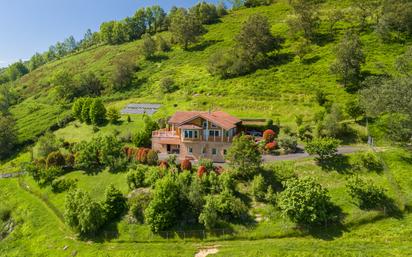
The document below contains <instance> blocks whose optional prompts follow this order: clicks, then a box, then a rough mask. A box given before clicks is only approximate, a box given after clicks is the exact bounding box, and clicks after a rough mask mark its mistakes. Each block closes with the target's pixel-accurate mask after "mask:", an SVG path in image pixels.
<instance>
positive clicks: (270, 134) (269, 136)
mask: <svg viewBox="0 0 412 257" xmlns="http://www.w3.org/2000/svg"><path fill="white" fill-rule="evenodd" d="M275 137H276V133H275V131H273V130H271V129H267V130H265V132H263V139H264V140H265V141H266V142H267V143H270V142H272V141H273V140H275Z"/></svg>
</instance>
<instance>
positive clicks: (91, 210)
mask: <svg viewBox="0 0 412 257" xmlns="http://www.w3.org/2000/svg"><path fill="white" fill-rule="evenodd" d="M64 219H65V221H66V223H67V224H68V225H69V226H70V227H72V228H73V229H74V230H75V231H77V232H79V233H80V235H81V236H90V235H94V233H95V232H97V231H98V230H99V228H100V227H101V226H102V224H103V223H104V215H103V210H102V208H101V206H100V204H98V203H96V202H95V201H93V200H92V199H91V198H90V196H89V194H88V193H85V192H83V191H81V190H80V189H75V190H70V191H69V193H68V194H67V196H66V204H65V211H64Z"/></svg>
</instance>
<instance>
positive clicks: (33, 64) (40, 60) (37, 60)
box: [29, 53, 47, 71]
mask: <svg viewBox="0 0 412 257" xmlns="http://www.w3.org/2000/svg"><path fill="white" fill-rule="evenodd" d="M46 62H47V60H46V59H45V58H44V56H43V55H41V54H39V53H35V54H34V55H33V56H32V57H31V58H30V61H29V70H30V71H34V70H35V69H37V68H38V67H40V66H42V65H43V64H45V63H46Z"/></svg>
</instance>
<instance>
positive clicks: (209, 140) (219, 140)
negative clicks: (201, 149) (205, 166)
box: [182, 135, 233, 143]
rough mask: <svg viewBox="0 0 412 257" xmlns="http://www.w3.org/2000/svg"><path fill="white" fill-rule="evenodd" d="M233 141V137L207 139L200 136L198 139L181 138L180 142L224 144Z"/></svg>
mask: <svg viewBox="0 0 412 257" xmlns="http://www.w3.org/2000/svg"><path fill="white" fill-rule="evenodd" d="M232 141H233V137H221V136H220V137H213V136H209V137H208V138H207V139H206V138H205V137H204V136H203V135H201V136H200V137H198V138H189V137H183V138H182V142H226V143H231V142H232Z"/></svg>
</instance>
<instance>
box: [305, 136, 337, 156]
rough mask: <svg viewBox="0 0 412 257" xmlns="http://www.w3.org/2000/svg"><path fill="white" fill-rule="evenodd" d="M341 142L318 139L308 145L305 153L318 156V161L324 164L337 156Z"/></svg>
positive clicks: (327, 138)
mask: <svg viewBox="0 0 412 257" xmlns="http://www.w3.org/2000/svg"><path fill="white" fill-rule="evenodd" d="M340 142H341V141H340V140H338V139H334V138H330V137H326V138H316V139H314V140H312V141H311V142H308V143H307V144H306V146H305V151H306V152H307V153H308V154H310V155H317V157H316V159H317V160H318V161H319V162H324V161H327V160H329V159H332V158H333V157H335V156H336V154H337V152H338V147H339V144H340Z"/></svg>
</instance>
